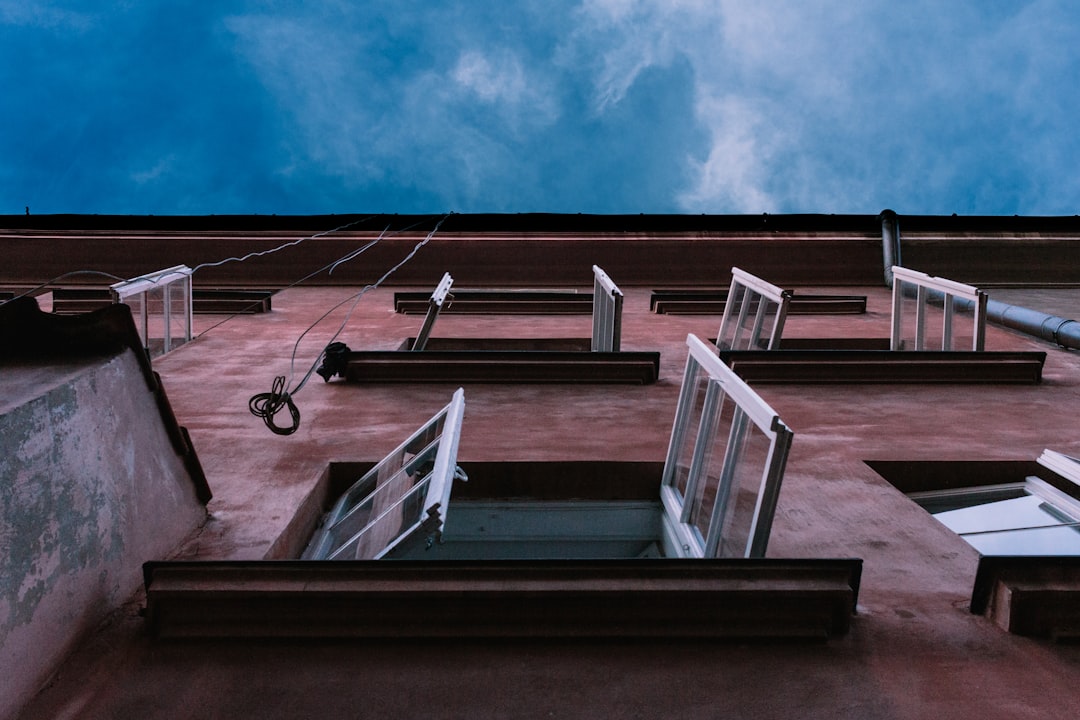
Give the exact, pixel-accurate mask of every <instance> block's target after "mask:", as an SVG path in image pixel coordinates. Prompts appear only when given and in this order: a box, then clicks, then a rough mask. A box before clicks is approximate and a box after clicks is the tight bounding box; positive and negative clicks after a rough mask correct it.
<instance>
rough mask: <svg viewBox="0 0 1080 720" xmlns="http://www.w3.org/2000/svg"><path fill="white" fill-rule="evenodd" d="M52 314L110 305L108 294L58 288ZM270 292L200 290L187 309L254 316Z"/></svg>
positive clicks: (266, 306) (263, 308)
mask: <svg viewBox="0 0 1080 720" xmlns="http://www.w3.org/2000/svg"><path fill="white" fill-rule="evenodd" d="M52 294H53V312H54V313H56V314H57V315H76V314H80V313H87V312H92V311H94V310H99V309H101V308H104V307H108V306H109V305H112V303H113V299H112V293H111V292H110V291H109V289H108V288H99V287H94V288H91V287H58V288H55V289H53V291H52ZM271 297H273V292H271V291H270V290H254V289H213V290H207V289H200V288H194V289H193V290H192V291H191V309H192V312H194V313H198V314H208V315H209V314H221V315H229V314H236V315H239V314H256V313H264V312H270V304H271Z"/></svg>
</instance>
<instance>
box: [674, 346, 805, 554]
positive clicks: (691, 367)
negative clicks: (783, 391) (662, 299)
mask: <svg viewBox="0 0 1080 720" xmlns="http://www.w3.org/2000/svg"><path fill="white" fill-rule="evenodd" d="M686 344H687V346H688V348H689V356H688V357H687V361H686V371H685V374H684V376H683V384H682V390H681V391H680V395H679V402H678V406H677V408H676V411H675V423H674V426H673V428H672V432H671V442H670V445H669V447H668V454H667V460H666V462H665V465H664V474H663V479H662V482H661V490H660V495H661V502H662V504H663V508H664V538H663V543H664V554H665V555H666V556H668V557H706V558H708V557H764V555H765V550H766V545H767V543H768V539H769V532H770V530H771V527H772V518H773V513H774V511H775V509H776V501H777V497H778V496H779V493H780V483H781V480H782V479H783V474H784V467H785V465H786V463H787V455H788V450H789V448H790V446H791V440H792V437H793V433H792V432H791V430H790V429H789V428H788V427H787V426H786V425H785V424H784V423H783V421H782V420H781V419H780V417H779V416H778V415H777V414H776V412H775V411H774V410H773V409H772V408H771V407H769V406H768V405H767V404H766V403H765V402H764V401H763V400H762V399H761V398H760V397H759V396H758V395H757V393H755V392H754V391H753V390H752V389H751V388H750V386H749V385H747V384H746V383H745V382H744V381H743V380H742V379H741V378H739V377H738V376H737V375H736V374H735V373H734V372H733V371H732V370H731V369H730V368H729V367H727V366H726V365H725V364H724V363H723V362H721V361H720V359H719V358H718V357H717V356H716V354H715V352H714V350H713V349H712V348H710V347H709V346H708V345H707V344H706V343H704V342H702V341H701V340H700V339H699V338H697V337H696V336H694V335H689V336H688V337H687V339H686Z"/></svg>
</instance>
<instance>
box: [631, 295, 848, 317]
mask: <svg viewBox="0 0 1080 720" xmlns="http://www.w3.org/2000/svg"><path fill="white" fill-rule="evenodd" d="M727 294H728V291H727V290H654V291H653V292H652V295H651V296H650V297H649V309H650V310H652V311H653V312H654V313H657V314H660V315H722V314H723V313H724V306H725V305H726V304H727ZM865 313H866V296H865V295H798V294H796V295H793V296H792V298H791V302H790V303H789V304H788V315H862V314H865Z"/></svg>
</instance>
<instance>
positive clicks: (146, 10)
mask: <svg viewBox="0 0 1080 720" xmlns="http://www.w3.org/2000/svg"><path fill="white" fill-rule="evenodd" d="M1078 47H1080V7H1078V6H1076V5H1075V3H1072V2H1070V1H1069V0H1029V1H1028V2H1022V1H1019V0H1018V1H1017V2H1004V3H1000V2H987V1H986V0H955V1H954V2H950V3H940V2H938V1H937V0H910V2H905V3H896V2H890V1H888V0H865V1H863V2H857V3H853V2H850V1H849V0H770V2H768V3H753V4H752V3H746V2H742V1H741V0H665V2H656V1H653V0H581V1H580V2H573V1H572V0H565V1H563V2H549V1H548V0H543V1H541V0H518V1H517V2H514V3H491V4H488V3H472V2H466V1H465V0H399V2H396V3H387V4H370V3H362V4H358V3H351V2H345V1H343V0H340V1H336V2H323V3H312V4H307V5H302V4H291V3H284V4H252V3H247V2H244V1H243V0H224V1H223V3H220V4H218V3H215V4H209V3H205V4H204V3H195V4H190V5H186V6H184V5H175V4H168V3H147V4H142V3H124V4H116V3H111V4H107V5H104V6H93V7H92V8H91V6H90V5H85V6H84V5H80V4H77V3H76V4H71V3H58V2H57V3H50V2H39V3H22V2H13V1H8V0H0V86H3V87H4V88H5V92H4V93H3V94H2V95H0V112H2V113H3V116H4V117H5V119H6V121H7V126H6V127H5V133H3V134H0V199H3V200H2V201H3V202H6V203H8V205H9V206H10V208H14V209H15V210H16V211H21V209H22V207H23V206H24V205H32V206H34V207H35V209H38V208H49V209H51V210H53V211H76V212H78V211H82V212H154V213H162V212H169V211H170V210H172V211H178V210H180V209H183V211H185V212H344V211H347V210H354V209H358V208H362V209H365V210H368V209H370V210H381V211H396V212H428V211H438V210H445V209H456V210H460V211H463V212H473V211H516V210H522V211H524V210H548V211H566V212H576V211H586V212H672V211H686V212H718V213H724V212H751V213H756V212H863V213H865V212H877V211H878V210H880V209H881V208H882V207H886V206H889V207H894V208H895V209H897V210H898V211H900V212H920V213H951V212H960V213H1005V214H1012V213H1032V214H1055V213H1062V214H1072V213H1075V212H1076V205H1077V199H1078V194H1080V176H1077V174H1076V173H1075V171H1074V168H1075V166H1076V165H1077V164H1078V163H1080V136H1078V135H1077V134H1076V133H1075V131H1074V130H1073V125H1074V124H1075V121H1074V119H1075V118H1076V117H1077V116H1080V96H1078V95H1077V94H1076V93H1075V92H1073V89H1074V88H1073V86H1074V85H1075V78H1076V77H1078V76H1080V51H1078V50H1077V49H1076V48H1078ZM74 68H77V71H74V70H73V69H74ZM3 211H4V208H2V207H0V212H3Z"/></svg>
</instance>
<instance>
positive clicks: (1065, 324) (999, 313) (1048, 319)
mask: <svg viewBox="0 0 1080 720" xmlns="http://www.w3.org/2000/svg"><path fill="white" fill-rule="evenodd" d="M930 300H931V301H936V302H941V301H942V300H943V296H942V295H941V294H940V293H938V292H936V291H931V295H930ZM953 302H954V303H955V306H954V307H956V309H957V310H966V311H969V312H970V311H971V309H972V306H973V305H974V303H972V302H971V301H970V300H964V299H963V298H953ZM986 319H987V320H988V321H989V322H992V323H994V324H995V325H1001V326H1002V327H1007V328H1009V329H1010V330H1016V331H1018V332H1022V333H1025V334H1026V335H1031V336H1033V337H1037V338H1039V339H1040V340H1047V341H1049V342H1052V343H1054V344H1055V345H1060V346H1061V347H1063V348H1067V349H1070V350H1077V349H1080V322H1077V321H1076V320H1067V319H1065V318H1063V317H1058V316H1057V315H1051V314H1050V313H1044V312H1043V311H1042V310H1032V309H1031V308H1026V307H1021V306H1020V305H1010V304H1009V303H1003V302H1001V301H1000V300H994V299H993V298H987V299H986Z"/></svg>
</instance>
